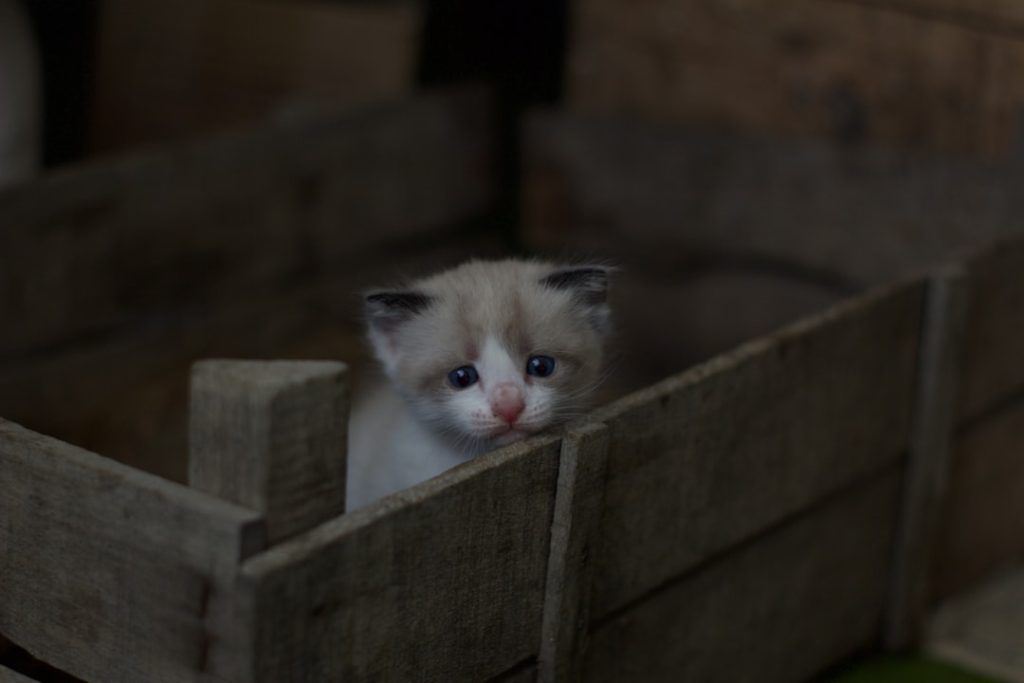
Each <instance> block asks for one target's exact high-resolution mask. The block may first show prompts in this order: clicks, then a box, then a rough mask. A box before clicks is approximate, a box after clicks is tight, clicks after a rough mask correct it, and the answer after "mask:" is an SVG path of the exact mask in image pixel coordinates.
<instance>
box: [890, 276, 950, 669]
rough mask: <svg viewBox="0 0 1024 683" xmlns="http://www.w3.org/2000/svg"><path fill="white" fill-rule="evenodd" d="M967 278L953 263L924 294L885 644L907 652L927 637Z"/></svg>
mask: <svg viewBox="0 0 1024 683" xmlns="http://www.w3.org/2000/svg"><path fill="white" fill-rule="evenodd" d="M966 307H967V287H966V276H965V273H964V272H963V270H961V269H960V268H957V267H947V268H945V269H943V270H941V271H939V272H937V273H935V274H933V275H932V276H931V278H930V279H929V281H928V289H927V294H926V297H925V314H924V319H923V321H922V336H921V353H920V358H919V364H918V368H919V370H918V379H917V393H916V396H915V399H914V404H915V405H914V421H913V427H912V429H913V431H912V435H911V441H910V452H909V454H908V460H907V471H906V477H905V479H904V491H903V498H902V501H901V506H902V507H901V511H900V524H899V529H898V530H897V536H896V550H895V557H894V560H893V574H892V582H891V584H890V588H889V597H888V600H887V606H886V621H885V634H884V639H885V645H886V647H888V648H889V649H893V650H901V649H904V648H907V647H910V646H911V645H914V644H915V643H916V641H917V639H918V638H919V636H920V634H921V628H922V626H923V624H924V617H925V612H926V610H927V607H928V605H927V600H928V574H929V570H930V561H931V559H932V558H931V555H932V553H933V551H934V543H935V539H936V537H937V533H938V529H937V524H938V521H939V518H940V511H941V508H942V505H943V502H944V499H945V490H946V482H947V477H948V474H949V459H950V451H951V449H952V442H953V438H954V433H955V431H956V416H955V407H956V400H957V380H958V379H959V377H960V362H961V358H962V350H963V335H964V322H965V318H966V311H967V308H966Z"/></svg>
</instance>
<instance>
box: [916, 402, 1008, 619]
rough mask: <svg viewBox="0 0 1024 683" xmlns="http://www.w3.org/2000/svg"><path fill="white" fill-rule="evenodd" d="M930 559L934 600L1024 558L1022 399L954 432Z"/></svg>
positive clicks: (957, 590) (969, 585)
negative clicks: (935, 537)
mask: <svg viewBox="0 0 1024 683" xmlns="http://www.w3.org/2000/svg"><path fill="white" fill-rule="evenodd" d="M940 529H941V531H940V534H939V538H938V545H937V547H936V549H935V557H934V558H933V561H932V566H933V568H934V569H933V572H932V581H931V599H932V601H935V600H941V599H944V598H946V597H949V596H950V595H954V594H956V593H958V592H960V591H963V590H966V589H968V588H970V587H971V586H973V585H974V584H975V583H977V582H978V581H979V580H981V579H984V578H985V577H986V576H988V575H990V574H991V573H992V572H994V571H997V570H999V569H1000V568H1003V567H1005V566H1007V565H1009V564H1012V563H1014V562H1019V561H1024V400H1018V401H1017V402H1015V403H1014V404H1013V405H1008V406H1005V407H1004V408H1003V409H1002V410H1001V411H1000V412H999V413H997V414H995V415H991V416H990V417H989V418H988V419H986V420H984V421H983V422H981V423H978V424H974V425H972V426H971V427H970V428H969V429H968V430H967V431H966V432H961V433H960V434H958V436H957V440H956V447H955V451H954V454H953V461H952V463H951V468H950V473H949V490H948V493H947V496H946V505H945V509H944V510H943V514H942V524H941V527H940Z"/></svg>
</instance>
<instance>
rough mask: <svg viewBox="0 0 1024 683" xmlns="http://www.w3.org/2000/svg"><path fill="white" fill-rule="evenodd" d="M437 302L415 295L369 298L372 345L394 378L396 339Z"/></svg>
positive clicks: (383, 294)
mask: <svg viewBox="0 0 1024 683" xmlns="http://www.w3.org/2000/svg"><path fill="white" fill-rule="evenodd" d="M431 303H433V299H432V298H431V297H429V296H427V295H426V294H423V293H421V292H415V291H376V292H369V293H368V294H367V295H366V298H365V302H364V305H365V308H366V321H367V324H368V326H369V332H370V341H371V343H372V344H373V350H374V351H375V352H376V353H377V357H378V358H379V359H380V361H381V363H383V364H384V369H385V370H386V371H387V372H388V373H389V374H390V373H391V371H392V370H393V369H394V366H395V363H396V360H397V359H396V357H395V349H396V344H395V339H396V335H397V334H398V330H399V329H400V328H401V327H402V324H403V323H405V322H407V321H409V320H411V319H412V318H413V317H415V316H417V315H419V314H420V313H422V312H423V311H425V310H426V309H427V308H428V307H429V306H430V304H431Z"/></svg>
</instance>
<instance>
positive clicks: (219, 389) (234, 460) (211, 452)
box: [189, 360, 349, 543]
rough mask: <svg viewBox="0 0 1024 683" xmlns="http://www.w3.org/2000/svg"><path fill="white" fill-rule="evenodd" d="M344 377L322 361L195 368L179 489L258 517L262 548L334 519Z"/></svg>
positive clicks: (340, 488)
mask: <svg viewBox="0 0 1024 683" xmlns="http://www.w3.org/2000/svg"><path fill="white" fill-rule="evenodd" d="M346 376H347V369H346V367H345V365H343V364H342V363H335V362H328V361H319V362H318V361H230V360H209V361H200V362H199V363H196V364H195V365H194V366H193V368H192V382H191V401H190V409H189V415H190V419H189V485H190V486H192V487H193V488H196V489H199V490H200V491H205V492H207V493H210V494H213V495H215V496H217V497H219V498H223V499H224V500H227V501H230V502H232V503H238V504H239V505H242V506H243V507H246V508H249V509H251V510H256V511H258V512H260V513H261V514H262V515H263V516H264V519H265V523H266V527H267V540H268V542H269V543H277V542H278V541H280V540H282V539H284V538H288V537H289V536H294V535H295V534H298V533H301V532H303V531H308V530H309V529H311V528H313V527H314V526H316V525H317V524H320V523H321V522H326V521H327V520H329V519H331V518H333V517H336V516H338V515H341V514H344V512H345V473H346V460H345V448H346V440H347V438H348V403H349V400H348V399H349V397H348V385H347V382H346Z"/></svg>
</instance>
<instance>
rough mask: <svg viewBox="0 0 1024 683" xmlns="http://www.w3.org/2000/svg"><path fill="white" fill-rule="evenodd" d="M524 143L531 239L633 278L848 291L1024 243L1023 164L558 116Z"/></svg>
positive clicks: (536, 124) (773, 305)
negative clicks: (980, 250)
mask: <svg viewBox="0 0 1024 683" xmlns="http://www.w3.org/2000/svg"><path fill="white" fill-rule="evenodd" d="M822 4H824V3H822ZM525 138H526V152H525V159H526V162H525V167H526V173H527V175H526V182H525V205H524V226H525V228H524V229H525V235H526V239H527V241H528V243H529V244H530V245H531V246H533V247H535V248H540V249H545V250H558V249H568V250H575V251H585V252H587V253H597V254H599V255H604V256H608V257H611V258H614V259H615V260H616V262H623V261H625V262H626V264H627V265H628V264H630V263H633V262H636V263H639V264H640V267H638V268H636V269H635V270H637V271H638V273H637V275H638V276H643V275H644V274H647V273H651V272H652V270H653V271H654V272H658V269H661V270H663V271H669V272H670V273H673V274H674V275H675V276H676V279H678V277H679V273H684V274H696V275H698V276H705V277H706V276H707V274H708V273H711V274H712V275H714V274H716V273H724V274H726V275H733V274H737V273H738V274H740V275H747V276H748V277H754V276H760V277H761V278H762V279H765V280H772V279H774V280H776V281H778V282H780V283H782V284H785V283H789V284H791V285H800V284H803V285H805V286H807V287H809V288H812V291H814V290H813V288H815V287H816V286H817V287H818V288H822V287H824V288H831V289H832V290H833V291H837V292H839V293H844V292H848V291H849V290H850V289H852V288H854V287H858V286H861V285H871V284H882V283H884V282H889V281H892V280H893V279H895V278H897V277H902V276H904V275H905V274H906V273H907V272H911V271H912V270H914V269H917V268H923V267H926V266H930V265H931V264H932V263H935V262H936V261H939V260H942V259H944V258H946V257H948V256H949V253H950V252H951V250H954V249H956V248H959V247H962V246H965V245H973V244H977V243H978V242H979V241H982V240H988V239H992V238H995V237H998V236H1002V235H1008V234H1014V233H1016V234H1020V231H1021V227H1020V221H1019V218H1018V217H1019V216H1021V215H1022V214H1024V197H1022V195H1021V193H1020V192H1019V191H1018V188H1019V187H1020V186H1021V183H1022V182H1024V167H1022V166H1020V165H1019V164H1018V165H1007V166H984V165H976V164H972V163H970V162H967V161H963V160H961V161H952V160H947V161H941V160H936V159H926V158H921V157H913V156H907V155H904V154H900V153H895V152H885V151H882V150H878V149H864V148H851V147H844V146H839V145H830V144H827V143H823V142H816V141H811V140H788V139H771V138H758V137H751V136H747V135H735V134H727V133H720V132H718V133H716V132H711V131H705V130H699V129H692V128H689V129H687V128H673V127H664V126H653V125H646V124H640V123H635V122H632V123H631V122H623V121H611V120H601V119H595V118H592V117H591V118H588V117H582V116H573V115H565V114H556V113H544V114H535V115H533V116H532V117H531V118H530V120H529V123H528V126H527V129H526V135H525ZM626 275H627V276H628V275H629V269H628V268H627V269H626ZM779 294H780V296H783V297H785V300H787V301H788V300H789V299H792V298H793V297H794V295H793V294H787V293H786V292H780V293H779ZM753 296H754V298H755V300H757V299H758V298H761V297H760V296H759V295H756V294H755V295H753ZM763 298H764V301H763V302H760V303H761V304H762V305H761V308H762V309H764V310H778V309H780V308H783V310H785V309H784V306H783V304H780V303H779V302H777V301H776V302H773V301H772V299H770V298H768V297H767V296H764V297H763ZM733 307H735V306H730V308H733ZM732 324H733V325H739V324H740V323H732Z"/></svg>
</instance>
